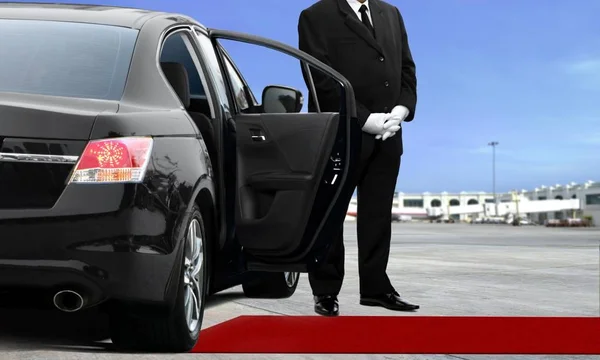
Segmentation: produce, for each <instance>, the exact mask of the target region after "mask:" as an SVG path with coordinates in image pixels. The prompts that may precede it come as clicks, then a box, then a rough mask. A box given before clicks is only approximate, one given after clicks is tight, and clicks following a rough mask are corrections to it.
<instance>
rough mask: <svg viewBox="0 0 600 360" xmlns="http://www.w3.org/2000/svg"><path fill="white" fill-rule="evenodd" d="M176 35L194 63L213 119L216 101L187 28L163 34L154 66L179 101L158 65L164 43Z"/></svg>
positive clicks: (216, 111) (174, 29) (216, 114)
mask: <svg viewBox="0 0 600 360" xmlns="http://www.w3.org/2000/svg"><path fill="white" fill-rule="evenodd" d="M178 35H180V36H181V37H182V40H183V42H184V44H185V47H186V50H187V51H188V54H189V55H190V57H191V58H192V62H193V63H194V66H195V68H196V71H197V73H198V75H199V76H200V82H201V83H202V87H203V88H204V94H205V95H206V100H207V101H208V105H209V108H210V117H211V118H212V119H214V118H216V117H217V116H218V110H217V107H216V106H215V100H216V99H215V98H214V95H213V89H212V88H211V85H212V84H211V83H210V81H209V79H208V77H207V75H208V73H207V71H206V69H205V68H204V67H203V66H202V64H203V61H202V56H201V54H200V53H199V52H198V49H196V47H195V46H194V43H195V41H194V36H193V33H192V32H191V31H190V28H189V26H181V25H179V26H175V27H173V28H170V29H169V30H168V31H167V32H166V33H165V35H164V36H163V37H162V39H161V41H160V45H159V47H158V51H157V57H156V65H157V67H158V69H159V70H160V74H161V77H162V78H163V80H164V81H165V83H166V84H168V85H169V89H170V90H171V93H172V94H173V95H174V96H175V97H176V98H177V99H179V96H178V95H177V93H176V92H175V90H174V89H173V88H172V87H171V85H170V83H169V80H168V79H167V77H166V76H165V74H164V73H163V71H162V68H161V65H160V63H161V61H160V58H161V55H162V53H163V49H164V45H165V43H166V42H167V41H168V39H169V38H170V37H171V36H178ZM188 76H189V75H188ZM182 107H183V104H182ZM185 110H186V111H187V109H185Z"/></svg>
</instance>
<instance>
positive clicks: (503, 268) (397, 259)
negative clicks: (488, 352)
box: [0, 223, 600, 360]
mask: <svg viewBox="0 0 600 360" xmlns="http://www.w3.org/2000/svg"><path fill="white" fill-rule="evenodd" d="M354 227H355V224H354V223H347V224H346V228H347V229H346V232H345V233H346V234H347V237H346V274H347V275H346V279H345V282H344V287H343V289H342V293H341V295H340V307H341V313H342V315H398V316H414V315H471V316H472V315H506V316H600V297H599V293H600V291H599V282H600V276H599V275H600V268H599V263H600V261H599V260H600V229H595V228H594V229H562V228H554V229H549V228H543V227H512V226H508V225H466V224H416V223H402V224H394V225H393V233H394V236H393V244H392V251H391V258H390V264H389V266H388V273H389V275H390V278H391V279H392V281H393V283H394V285H395V286H396V288H397V289H398V290H399V291H400V292H401V294H402V295H403V296H404V297H406V298H407V299H408V300H410V301H413V302H416V303H419V304H420V305H421V310H420V311H419V312H418V313H415V314H395V313H391V312H389V311H386V310H384V309H379V308H371V307H362V306H360V305H358V271H357V246H356V232H355V230H354ZM253 314H257V315H258V314H287V315H312V314H313V312H312V296H311V292H310V287H309V286H308V280H307V277H306V274H302V276H301V279H300V284H299V287H298V290H297V292H296V294H295V295H294V296H293V297H291V298H290V299H285V300H256V299H246V298H244V297H243V295H242V294H241V289H240V288H235V289H231V290H228V291H226V292H223V293H221V294H218V295H216V296H214V297H213V298H212V299H211V300H210V302H209V304H208V305H207V310H206V315H205V320H204V327H208V326H212V325H215V324H217V323H220V322H222V321H225V320H228V319H231V318H234V317H236V316H238V315H253ZM0 316H1V319H2V320H1V322H0V324H2V325H0V331H1V333H0V341H1V343H0V359H48V360H51V359H138V358H139V359H142V358H144V359H191V358H193V359H286V360H287V359H290V360H291V359H342V358H343V359H346V358H348V355H339V356H331V355H327V356H325V355H311V356H308V355H277V356H274V355H269V356H261V355H212V354H211V355H208V354H206V355H202V354H185V355H153V356H148V355H143V354H139V355H132V354H117V353H113V352H112V351H111V350H110V345H109V344H103V343H92V342H90V341H89V339H88V338H89V337H85V336H81V335H82V334H83V333H85V332H86V331H88V330H89V329H90V328H91V327H92V326H95V327H97V328H98V329H99V330H98V333H99V335H98V336H97V337H102V335H101V334H102V329H104V328H105V323H104V319H101V318H89V319H74V320H72V322H71V323H69V322H67V321H66V320H65V318H64V317H61V316H60V315H53V314H48V313H45V312H31V311H30V312H27V311H14V310H11V311H7V310H4V311H0ZM23 324H31V325H30V326H27V325H26V326H25V330H26V331H28V329H29V330H31V329H32V328H37V329H38V330H36V331H37V332H39V336H36V337H33V338H32V337H30V336H29V337H24V336H18V334H17V333H16V330H15V329H17V328H23ZM34 324H40V325H39V326H36V325H34ZM58 324H60V326H59V325H58ZM48 334H54V335H56V337H55V338H54V339H48V338H47V335H48ZM42 336H46V339H41V337H42ZM352 358H360V359H433V360H435V359H468V360H475V359H477V360H478V359H513V358H516V359H533V358H535V359H569V358H571V357H525V356H520V357H515V356H495V357H492V356H472V355H440V356H432V355H426V356H415V355H389V356H381V355H379V356H368V355H360V356H352ZM573 358H577V359H585V358H590V359H591V358H593V357H573ZM595 359H597V357H595Z"/></svg>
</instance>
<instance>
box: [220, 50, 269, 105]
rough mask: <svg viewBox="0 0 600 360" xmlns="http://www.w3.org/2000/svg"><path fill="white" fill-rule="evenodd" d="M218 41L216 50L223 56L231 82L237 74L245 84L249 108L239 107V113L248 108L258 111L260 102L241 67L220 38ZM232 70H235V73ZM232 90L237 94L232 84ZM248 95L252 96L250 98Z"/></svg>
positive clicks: (245, 95)
mask: <svg viewBox="0 0 600 360" xmlns="http://www.w3.org/2000/svg"><path fill="white" fill-rule="evenodd" d="M216 42H217V49H216V51H217V52H218V53H219V55H220V56H221V58H222V61H223V62H224V63H225V67H226V69H227V76H228V80H229V82H230V83H233V80H232V76H235V77H237V78H238V80H239V81H240V82H241V83H242V84H243V89H242V90H243V91H244V98H245V100H246V102H247V103H248V105H249V107H248V109H240V108H239V107H238V109H237V110H238V113H243V112H244V111H242V110H248V112H250V113H251V112H256V108H257V107H258V106H259V102H258V101H257V100H256V96H255V95H254V93H253V92H252V89H251V88H250V85H249V84H248V82H247V81H246V79H245V78H244V75H242V72H241V71H240V69H239V68H238V66H237V65H236V63H235V62H234V61H233V59H232V58H231V56H230V55H229V53H228V52H227V50H225V48H224V47H223V45H222V44H221V43H219V42H218V40H216ZM227 64H229V65H230V67H231V70H230V67H229V66H227ZM231 72H233V74H232V73H231ZM231 92H232V95H235V91H233V85H232V89H231ZM248 97H250V99H248Z"/></svg>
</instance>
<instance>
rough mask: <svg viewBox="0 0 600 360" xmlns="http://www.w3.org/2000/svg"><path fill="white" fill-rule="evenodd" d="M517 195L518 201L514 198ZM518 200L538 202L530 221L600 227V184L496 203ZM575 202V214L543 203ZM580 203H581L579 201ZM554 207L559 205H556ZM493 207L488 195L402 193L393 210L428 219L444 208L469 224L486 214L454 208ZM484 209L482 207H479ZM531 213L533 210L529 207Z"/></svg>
mask: <svg viewBox="0 0 600 360" xmlns="http://www.w3.org/2000/svg"><path fill="white" fill-rule="evenodd" d="M515 195H516V197H515ZM515 199H520V200H519V201H521V202H523V201H528V202H530V204H532V203H533V202H535V203H536V204H537V205H539V206H537V207H533V209H535V210H532V212H528V211H523V214H522V215H526V216H527V217H528V218H529V219H530V220H532V221H535V222H538V223H544V222H545V221H546V220H552V219H557V220H561V219H569V218H584V217H591V218H592V222H593V223H594V224H595V225H596V226H599V225H600V182H594V181H588V182H586V183H584V184H575V183H571V184H566V185H560V184H559V185H554V186H540V187H538V188H535V189H533V190H520V191H513V192H509V193H498V194H497V202H498V204H502V203H512V202H514V201H515ZM568 199H571V200H575V201H574V202H569V203H574V204H576V206H572V208H573V209H572V210H561V211H545V210H544V208H548V207H547V206H546V207H545V206H543V205H544V204H543V203H540V202H541V201H547V200H568ZM577 200H578V201H577ZM554 203H557V202H556V201H554ZM479 204H490V205H491V206H494V194H492V193H488V192H460V193H447V192H442V193H429V192H425V193H422V194H407V193H402V192H399V193H397V194H396V196H395V200H394V205H393V207H394V209H393V211H395V212H396V213H399V214H402V215H405V216H410V217H411V218H415V219H418V218H427V217H428V214H429V213H430V211H429V210H430V209H432V208H441V210H442V211H444V212H446V211H447V213H448V214H451V215H450V217H451V218H453V219H455V220H461V221H469V220H470V219H473V218H477V217H481V216H483V211H481V212H479V213H476V212H472V211H469V210H466V211H464V212H461V211H458V212H459V214H456V213H455V214H452V213H453V212H456V211H452V207H461V208H465V209H468V208H471V209H473V208H477V207H473V206H472V205H479ZM351 206H356V199H353V200H352V203H351ZM479 208H481V207H479ZM529 209H532V207H531V206H530V207H529Z"/></svg>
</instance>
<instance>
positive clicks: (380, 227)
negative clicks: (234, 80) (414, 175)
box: [298, 0, 419, 316]
mask: <svg viewBox="0 0 600 360" xmlns="http://www.w3.org/2000/svg"><path fill="white" fill-rule="evenodd" d="M298 32H299V40H300V41H299V48H300V50H303V51H305V52H307V53H308V54H311V55H312V56H314V57H315V58H317V59H319V60H321V61H322V62H324V63H325V64H327V65H329V66H331V67H332V68H334V69H336V70H337V71H338V72H340V73H341V74H342V75H344V76H345V77H346V78H347V79H348V80H349V81H350V83H351V84H352V87H353V88H354V92H355V98H356V106H357V115H358V121H359V123H360V126H361V127H362V129H363V138H362V148H361V159H360V164H359V174H358V177H357V178H355V179H354V180H353V181H352V184H351V185H352V186H353V187H357V189H358V219H357V233H358V260H359V276H360V304H361V305H366V306H382V307H385V308H387V309H390V310H398V311H413V310H416V309H418V308H419V306H418V305H414V304H410V303H408V302H407V301H405V300H403V299H402V298H401V297H400V295H399V294H398V292H396V290H395V289H394V287H393V286H392V284H391V282H390V280H389V278H388V276H387V273H386V268H387V263H388V258H389V252H390V242H391V226H392V225H391V222H392V221H391V220H392V219H391V216H392V215H391V208H392V204H393V197H394V191H395V187H396V180H397V177H398V171H399V169H400V158H401V156H402V153H403V145H402V128H401V123H402V122H408V121H412V120H413V118H414V116H415V107H416V103H417V93H416V91H417V79H416V75H415V64H414V62H413V59H412V55H411V52H410V49H409V46H408V38H407V35H406V29H405V27H404V21H403V19H402V16H401V15H400V12H399V11H398V9H397V8H396V7H394V6H392V5H390V4H388V3H386V2H384V1H382V0H320V1H318V2H317V3H315V4H314V5H312V6H310V7H309V8H307V9H305V10H303V11H302V13H301V15H300V19H299V23H298ZM304 75H305V78H306V75H307V74H304ZM311 76H312V79H313V81H314V84H315V90H316V92H317V99H318V102H319V105H320V109H321V111H331V112H338V111H339V110H340V104H341V102H340V97H339V91H338V90H339V85H338V84H337V83H335V82H334V81H333V80H332V79H330V78H327V77H325V76H323V75H321V74H319V73H317V71H316V70H314V71H312V72H311ZM315 109H316V106H315V104H314V100H313V97H312V96H310V97H309V111H315ZM343 278H344V240H343V229H340V232H339V236H338V238H337V239H336V241H335V242H334V245H332V248H331V249H330V253H329V257H328V259H327V261H326V263H325V264H323V265H322V266H321V267H320V268H319V270H317V271H315V272H312V273H310V274H309V280H310V284H311V287H312V290H313V295H314V300H315V312H317V313H318V314H321V315H325V316H335V315H338V313H339V304H338V299H337V296H338V294H339V291H340V289H341V287H342V281H343Z"/></svg>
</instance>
